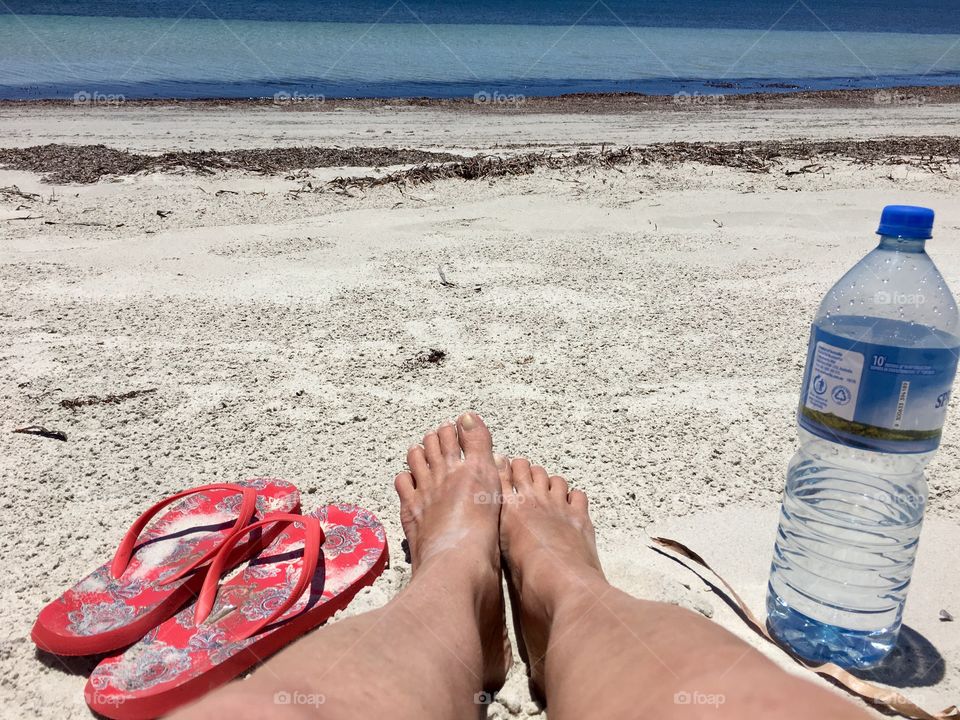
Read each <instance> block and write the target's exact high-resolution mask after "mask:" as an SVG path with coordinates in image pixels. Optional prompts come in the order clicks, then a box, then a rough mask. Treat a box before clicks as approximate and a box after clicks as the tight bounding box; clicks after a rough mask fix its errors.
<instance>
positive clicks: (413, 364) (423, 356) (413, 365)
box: [403, 348, 447, 370]
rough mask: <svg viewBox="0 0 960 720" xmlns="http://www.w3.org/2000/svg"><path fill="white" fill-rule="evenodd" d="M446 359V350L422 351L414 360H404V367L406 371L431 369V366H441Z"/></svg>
mask: <svg viewBox="0 0 960 720" xmlns="http://www.w3.org/2000/svg"><path fill="white" fill-rule="evenodd" d="M446 357H447V352H446V350H437V349H436V348H430V349H429V350H422V351H420V352H418V353H417V354H416V355H414V356H413V357H412V358H408V359H407V360H404V362H403V367H404V369H406V370H416V369H418V368H424V367H429V366H430V365H440V364H441V363H442V362H443V361H444V359H445V358H446Z"/></svg>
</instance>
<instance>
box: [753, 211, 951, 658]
mask: <svg viewBox="0 0 960 720" xmlns="http://www.w3.org/2000/svg"><path fill="white" fill-rule="evenodd" d="M932 229H933V211H932V210H929V209H927V208H920V207H911V206H905V205H891V206H888V207H886V208H884V211H883V215H882V217H881V220H880V228H879V230H877V234H878V235H880V244H879V245H878V246H877V248H876V249H875V250H873V251H872V252H870V253H869V254H868V255H866V256H865V257H864V258H863V259H862V260H860V262H858V263H857V264H856V265H854V267H853V268H852V269H851V270H850V271H849V272H847V274H846V275H844V276H843V277H842V278H841V279H840V281H839V282H838V283H837V284H836V285H834V286H833V288H832V289H831V290H830V292H828V293H827V295H826V297H825V298H824V299H823V302H822V303H821V305H820V309H819V310H818V311H817V316H816V319H815V320H814V321H813V327H812V330H811V333H810V343H809V348H808V352H807V365H806V370H805V372H804V378H803V386H802V389H801V394H800V407H799V410H798V412H797V423H798V425H799V435H800V449H799V451H798V452H797V454H796V455H794V457H793V460H791V461H790V466H789V470H788V473H787V483H786V489H785V490H784V495H783V506H782V511H781V515H780V527H779V530H778V532H777V542H776V547H775V548H774V555H773V564H772V567H771V570H770V584H769V587H768V595H767V626H768V628H769V630H770V632H771V633H772V634H773V635H774V636H775V637H776V638H777V639H778V640H779V641H780V642H781V643H783V644H785V645H787V646H789V647H790V648H792V649H793V651H794V652H796V653H797V654H798V655H800V656H801V657H803V658H805V659H807V660H809V661H813V662H817V663H823V662H834V663H836V664H838V665H840V666H842V667H847V668H867V667H871V666H874V665H876V664H878V663H879V662H880V661H881V660H882V659H883V658H884V657H885V656H886V655H887V654H888V653H889V652H890V651H891V650H892V649H893V647H894V645H895V644H896V641H897V635H898V633H899V631H900V624H901V621H902V618H903V607H904V603H905V601H906V598H907V588H908V586H909V584H910V575H911V572H912V571H913V562H914V558H915V556H916V552H917V544H918V541H919V538H920V526H921V524H922V522H923V512H924V508H925V506H926V502H927V485H926V481H925V479H924V476H923V470H924V467H925V466H926V464H927V463H928V462H929V461H930V460H931V458H932V457H933V455H934V453H935V452H936V449H937V446H938V445H939V444H940V433H941V430H942V428H943V423H944V419H945V416H946V411H947V401H948V399H949V397H950V388H951V386H952V385H953V378H954V374H955V373H956V369H957V357H958V353H960V337H958V335H960V316H958V313H957V307H956V302H955V301H954V299H953V296H952V295H951V294H950V290H949V289H948V288H947V286H946V283H945V282H944V280H943V277H942V276H941V275H940V273H939V271H938V270H937V268H936V267H935V266H934V264H933V261H932V260H931V259H930V258H929V256H928V255H927V254H926V252H925V251H924V244H925V241H926V240H927V239H929V238H930V237H931V231H932Z"/></svg>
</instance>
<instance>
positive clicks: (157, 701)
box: [84, 504, 388, 720]
mask: <svg viewBox="0 0 960 720" xmlns="http://www.w3.org/2000/svg"><path fill="white" fill-rule="evenodd" d="M311 515H313V516H314V517H316V518H318V519H319V520H320V522H321V526H322V527H323V530H324V534H325V542H324V544H323V547H322V550H323V558H322V561H321V563H320V564H319V565H318V567H317V570H316V572H315V573H314V576H313V579H312V581H311V586H310V589H309V591H308V592H305V593H304V595H303V596H302V597H301V598H300V599H299V600H298V602H297V603H296V604H295V605H293V606H292V607H291V608H290V609H289V610H288V611H287V612H286V613H284V614H283V616H282V617H281V618H280V619H279V620H277V621H275V622H273V623H271V624H270V625H268V626H267V627H266V628H264V629H263V630H262V631H261V632H260V633H258V634H256V635H254V636H253V637H251V638H248V639H246V640H240V641H232V640H230V639H229V638H231V637H239V636H240V635H241V634H242V631H243V629H244V627H245V626H247V627H249V626H250V624H251V623H254V622H256V621H258V620H262V619H263V618H265V617H268V616H269V615H270V614H271V613H272V612H273V611H274V610H275V609H276V608H278V607H279V606H280V604H281V603H282V602H283V601H284V600H285V599H286V598H288V597H289V595H290V590H291V588H292V586H293V585H294V584H295V583H296V581H297V580H298V579H299V571H300V569H302V556H303V536H302V532H300V533H299V534H298V533H297V532H295V531H287V530H284V531H283V532H281V533H280V535H279V537H277V539H276V540H274V542H273V543H272V544H271V545H270V546H269V547H268V548H267V549H266V550H264V551H263V552H262V553H261V554H260V555H258V556H256V557H254V558H253V559H252V560H251V561H250V563H249V564H248V565H247V566H246V567H245V568H243V569H242V570H241V571H240V572H239V573H237V575H236V576H235V577H233V578H232V579H231V580H229V581H227V582H225V583H223V584H222V585H221V586H220V588H219V591H218V594H217V601H216V604H215V605H214V607H213V609H212V611H211V613H210V616H209V617H208V618H207V619H206V620H205V621H204V622H201V623H200V624H199V625H197V624H196V623H195V619H194V607H193V606H190V607H187V608H185V609H184V610H182V611H181V612H180V613H179V614H177V615H176V616H175V617H173V618H171V619H169V620H167V621H166V622H165V623H163V624H162V625H160V626H159V627H157V628H155V629H154V630H152V631H150V633H148V634H147V636H146V637H144V638H143V639H142V640H141V641H140V642H138V643H137V644H135V645H134V646H132V647H130V648H129V649H128V650H127V651H126V652H124V653H122V654H120V655H117V656H115V657H112V658H108V659H106V660H104V661H103V662H102V663H100V665H98V666H97V668H96V669H95V670H94V672H93V673H92V674H91V676H90V680H89V681H88V682H87V686H86V688H85V690H84V695H85V697H86V699H87V704H88V705H89V706H90V708H91V709H93V710H94V711H96V712H98V713H100V714H101V715H104V716H106V717H108V718H113V719H115V720H144V719H146V718H154V717H158V716H160V715H164V714H166V713H169V712H171V711H172V710H174V709H175V708H177V707H180V706H181V705H184V704H186V703H188V702H191V701H193V700H195V699H197V698H199V697H201V696H202V695H204V694H205V693H207V692H209V691H210V690H212V689H213V688H215V687H217V686H219V685H222V684H223V683H225V682H227V681H229V680H230V679H231V678H234V677H236V676H237V675H238V674H240V673H242V672H243V671H244V670H247V669H249V668H250V667H252V666H254V665H255V664H257V663H259V662H261V661H262V660H264V659H265V658H267V657H269V656H270V655H272V654H273V653H275V652H277V651H278V650H279V649H281V648H282V647H284V646H286V645H288V644H289V643H291V642H293V641H294V640H296V639H298V638H299V637H301V636H302V635H304V634H305V633H307V632H309V631H310V630H312V629H314V628H316V627H318V626H319V625H322V624H323V623H324V622H326V621H327V620H328V619H329V618H330V617H331V616H332V615H333V614H334V613H336V612H338V611H340V610H342V609H343V608H345V607H346V606H347V605H348V604H349V603H350V601H351V600H352V599H353V598H354V597H355V596H356V594H357V593H358V592H359V591H360V590H361V589H362V588H364V587H366V586H368V585H370V584H372V583H373V582H374V580H376V578H377V577H378V576H379V575H380V574H381V573H382V572H383V570H384V568H385V567H386V566H387V562H388V553H387V544H386V536H385V533H384V530H383V526H382V525H380V522H379V521H378V520H377V519H376V517H375V516H374V515H373V513H371V512H369V511H367V510H363V509H362V508H358V507H356V506H353V505H348V504H339V505H329V506H327V507H325V508H321V509H320V510H317V511H315V512H314V513H311Z"/></svg>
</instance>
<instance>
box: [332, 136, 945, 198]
mask: <svg viewBox="0 0 960 720" xmlns="http://www.w3.org/2000/svg"><path fill="white" fill-rule="evenodd" d="M830 157H832V158H836V159H842V160H845V161H847V162H851V163H856V164H860V165H909V166H911V167H916V168H920V169H923V170H927V171H929V172H944V170H945V168H946V166H947V165H956V164H958V163H960V138H957V137H947V136H932V137H905V138H884V139H879V140H831V141H807V140H783V141H781V140H769V141H763V142H744V143H703V142H673V143H656V144H653V145H645V146H640V147H625V148H620V149H616V150H606V149H601V150H600V151H599V152H589V151H581V152H578V153H575V154H573V155H558V154H550V153H546V152H538V153H526V154H523V155H516V156H511V157H498V156H489V155H486V156H485V155H477V156H474V157H472V158H467V159H463V160H459V161H456V162H450V163H442V164H439V165H437V164H430V165H419V166H417V167H413V168H410V169H407V170H399V171H397V172H393V173H388V174H386V175H381V176H360V177H338V178H335V179H333V180H331V181H330V182H329V183H328V184H327V185H328V187H331V188H334V189H337V190H340V191H345V190H347V189H349V188H356V189H361V190H362V189H364V188H369V187H376V186H378V185H389V184H398V185H420V184H423V183H428V182H434V181H436V180H446V179H450V178H458V179H462V180H481V179H494V178H500V177H506V176H511V175H529V174H531V173H533V172H535V171H536V170H538V169H542V168H546V169H555V170H558V169H563V168H579V167H590V166H593V167H606V168H612V167H616V166H618V165H625V164H629V163H636V164H641V165H652V164H662V165H678V164H681V163H687V162H697V163H702V164H704V165H713V166H722V167H730V168H736V169H739V170H743V171H745V172H750V173H769V172H770V171H771V170H772V169H773V168H775V167H778V166H779V165H781V164H782V163H783V161H785V160H804V161H808V160H812V159H814V158H830ZM811 171H812V170H811V166H806V167H805V169H803V170H802V172H811ZM794 174H795V173H794Z"/></svg>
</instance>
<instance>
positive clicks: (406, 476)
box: [393, 472, 417, 505]
mask: <svg viewBox="0 0 960 720" xmlns="http://www.w3.org/2000/svg"><path fill="white" fill-rule="evenodd" d="M393 487H394V488H396V490H397V495H399V496H400V503H401V504H402V505H408V504H410V503H411V502H413V496H414V494H415V493H416V491H417V490H416V485H415V484H414V481H413V475H411V474H410V473H408V472H402V473H400V474H399V475H397V477H396V478H394V480H393Z"/></svg>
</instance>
